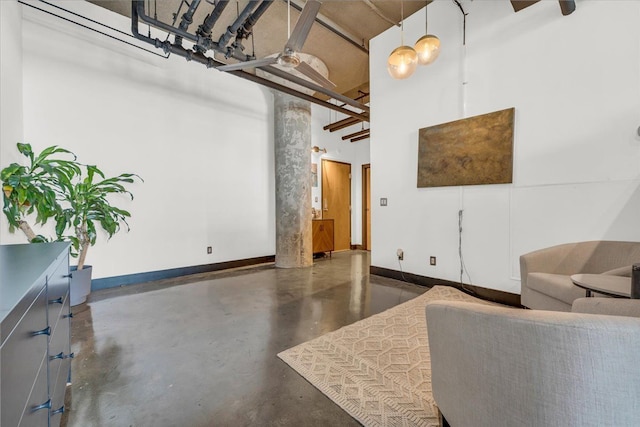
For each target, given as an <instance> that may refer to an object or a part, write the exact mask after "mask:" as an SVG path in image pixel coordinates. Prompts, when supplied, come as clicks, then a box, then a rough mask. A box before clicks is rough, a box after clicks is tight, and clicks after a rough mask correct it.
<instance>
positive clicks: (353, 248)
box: [351, 245, 364, 251]
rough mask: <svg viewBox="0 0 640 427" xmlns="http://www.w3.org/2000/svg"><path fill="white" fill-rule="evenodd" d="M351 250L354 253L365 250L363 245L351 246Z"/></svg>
mask: <svg viewBox="0 0 640 427" xmlns="http://www.w3.org/2000/svg"><path fill="white" fill-rule="evenodd" d="M351 250H352V251H356V250H360V251H362V250H364V246H362V245H351Z"/></svg>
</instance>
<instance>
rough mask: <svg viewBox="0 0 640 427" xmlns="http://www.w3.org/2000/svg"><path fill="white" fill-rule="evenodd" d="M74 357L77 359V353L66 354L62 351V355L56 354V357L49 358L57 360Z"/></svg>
mask: <svg viewBox="0 0 640 427" xmlns="http://www.w3.org/2000/svg"><path fill="white" fill-rule="evenodd" d="M74 357H76V354H75V353H69V354H64V352H63V351H61V352H60V353H58V354H56V355H55V356H49V360H56V359H63V360H64V359H73V358H74Z"/></svg>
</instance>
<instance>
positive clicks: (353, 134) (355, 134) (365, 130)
mask: <svg viewBox="0 0 640 427" xmlns="http://www.w3.org/2000/svg"><path fill="white" fill-rule="evenodd" d="M369 131H370V129H362V130H359V131H358V132H354V133H350V134H349V135H345V136H343V137H342V140H343V141H344V140H346V139H351V138H355V137H356V136H360V135H364V134H365V133H369Z"/></svg>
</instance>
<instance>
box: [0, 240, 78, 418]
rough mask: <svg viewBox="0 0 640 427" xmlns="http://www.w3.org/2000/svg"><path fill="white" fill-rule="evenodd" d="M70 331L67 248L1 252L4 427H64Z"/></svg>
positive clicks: (0, 411)
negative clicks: (61, 423)
mask: <svg viewBox="0 0 640 427" xmlns="http://www.w3.org/2000/svg"><path fill="white" fill-rule="evenodd" d="M69 326H70V311H69V245H68V244H67V243H38V244H31V245H5V246H0V425H2V427H14V426H25V427H26V426H34V427H35V426H43V427H46V426H58V425H60V419H61V414H62V412H63V411H64V394H65V390H66V385H67V382H68V381H69V379H70V372H71V371H70V368H71V365H70V359H71V358H72V357H73V355H72V354H70V350H71V343H70V334H69V331H70V328H69Z"/></svg>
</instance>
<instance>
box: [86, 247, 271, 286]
mask: <svg viewBox="0 0 640 427" xmlns="http://www.w3.org/2000/svg"><path fill="white" fill-rule="evenodd" d="M275 259H276V257H275V255H268V256H262V257H256V258H246V259H239V260H235V261H225V262H217V263H213V264H203V265H194V266H190V267H179V268H171V269H168V270H157V271H148V272H145V273H135V274H125V275H122V276H113V277H104V278H101V279H93V280H92V281H91V290H92V291H98V290H100V289H109V288H116V287H119V286H126V285H134V284H137V283H145V282H152V281H154V280H162V279H172V278H175V277H181V276H188V275H190V274H199V273H210V272H212V271H220V270H228V269H231V268H238V267H248V266H251V265H258V264H265V263H269V262H274V261H275Z"/></svg>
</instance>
